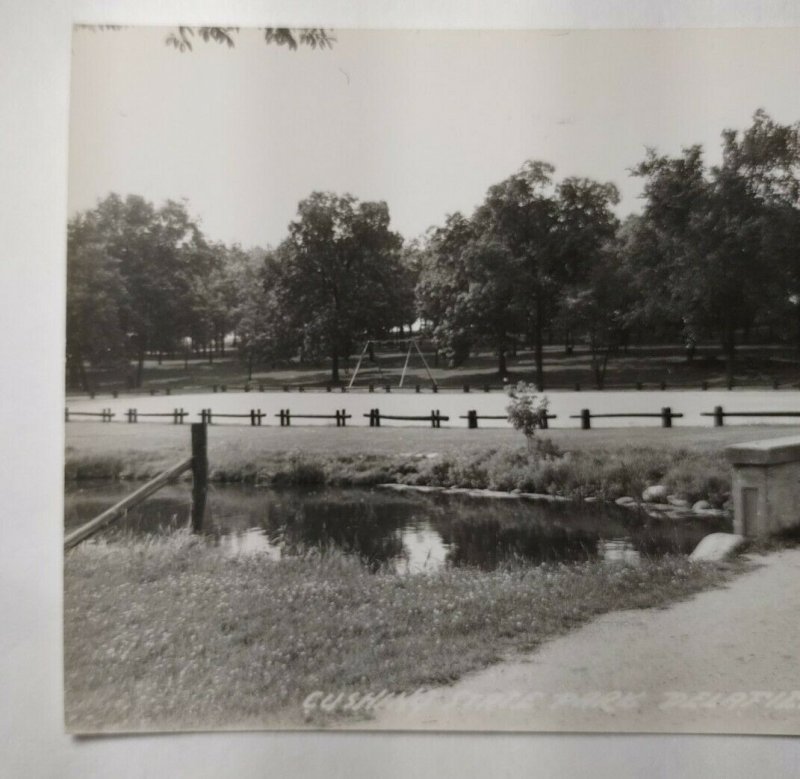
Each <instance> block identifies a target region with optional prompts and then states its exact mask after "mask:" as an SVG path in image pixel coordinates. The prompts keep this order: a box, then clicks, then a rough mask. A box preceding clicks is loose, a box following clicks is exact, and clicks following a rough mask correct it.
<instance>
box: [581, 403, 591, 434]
mask: <svg viewBox="0 0 800 779" xmlns="http://www.w3.org/2000/svg"><path fill="white" fill-rule="evenodd" d="M591 427H592V415H591V413H590V411H589V409H588V408H582V409H581V430H591Z"/></svg>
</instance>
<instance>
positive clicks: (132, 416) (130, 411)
mask: <svg viewBox="0 0 800 779" xmlns="http://www.w3.org/2000/svg"><path fill="white" fill-rule="evenodd" d="M127 416H128V424H129V425H132V424H134V423H135V422H136V409H134V408H129V409H128V412H127Z"/></svg>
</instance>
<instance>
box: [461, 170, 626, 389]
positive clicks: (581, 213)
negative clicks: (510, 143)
mask: <svg viewBox="0 0 800 779" xmlns="http://www.w3.org/2000/svg"><path fill="white" fill-rule="evenodd" d="M554 172H555V169H554V168H553V166H552V165H549V164H547V163H544V162H538V161H531V160H529V161H528V162H526V163H525V164H524V165H523V166H522V168H521V169H520V170H519V172H517V173H515V174H514V175H512V176H510V177H509V178H507V179H506V180H505V181H502V182H501V183H500V184H496V185H495V186H493V187H490V189H489V192H488V194H487V196H486V199H485V201H484V203H483V205H481V206H480V207H479V208H478V210H477V211H476V214H475V220H476V222H477V224H478V225H479V230H480V232H481V233H482V234H490V235H492V236H493V237H494V239H495V240H497V241H499V242H500V243H502V244H503V245H504V246H505V247H506V248H507V250H508V251H509V252H510V256H511V257H512V258H513V262H514V265H515V273H516V275H515V280H516V284H517V289H518V294H519V295H521V296H522V302H521V306H522V310H523V311H524V318H525V322H524V331H525V332H526V333H527V335H528V338H529V339H530V341H531V342H532V343H533V346H534V359H535V363H536V385H537V387H538V388H539V391H540V392H541V391H542V390H543V388H544V332H545V330H546V328H547V327H548V326H549V325H550V324H551V322H552V321H553V318H554V317H555V315H556V313H557V312H558V310H559V307H560V303H561V299H562V297H563V295H564V292H565V290H566V288H567V287H568V286H569V285H570V284H574V283H575V282H576V281H577V280H578V279H579V278H580V277H581V274H582V273H585V271H586V269H587V268H589V267H591V265H592V263H593V262H594V260H595V258H596V257H597V255H598V253H599V252H600V251H601V250H602V247H603V245H604V244H605V243H606V242H607V241H608V240H609V239H610V237H612V236H613V235H614V232H615V230H616V228H617V220H616V218H615V217H614V215H613V212H612V211H611V206H612V205H614V204H616V203H617V202H618V199H619V196H618V193H617V189H616V187H614V185H613V184H602V183H599V182H595V181H592V180H591V179H584V178H567V179H565V180H564V181H562V182H561V183H560V184H558V185H555V184H554V182H553V178H552V177H553V173H554Z"/></svg>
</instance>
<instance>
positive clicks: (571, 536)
mask: <svg viewBox="0 0 800 779" xmlns="http://www.w3.org/2000/svg"><path fill="white" fill-rule="evenodd" d="M435 527H436V529H437V530H438V532H439V533H440V534H441V536H442V538H443V539H444V541H445V543H447V544H448V545H449V547H450V550H449V552H448V555H447V560H448V562H450V563H451V564H452V565H474V566H478V567H479V568H483V569H485V570H489V569H492V568H495V567H497V565H498V564H500V563H502V562H504V561H507V560H513V559H521V560H525V561H527V562H531V563H537V564H538V563H543V562H553V561H560V560H563V561H579V560H588V559H591V558H592V557H596V556H597V541H598V538H599V536H598V534H597V533H596V532H595V533H592V532H590V531H587V530H575V529H571V528H569V529H568V528H565V527H562V526H560V525H553V524H545V523H541V522H537V521H530V520H528V521H516V522H504V521H502V520H498V519H494V518H491V517H489V518H486V519H483V520H476V519H474V518H473V519H459V518H456V519H452V520H450V521H449V522H448V521H441V520H440V521H438V522H437V523H436V525H435Z"/></svg>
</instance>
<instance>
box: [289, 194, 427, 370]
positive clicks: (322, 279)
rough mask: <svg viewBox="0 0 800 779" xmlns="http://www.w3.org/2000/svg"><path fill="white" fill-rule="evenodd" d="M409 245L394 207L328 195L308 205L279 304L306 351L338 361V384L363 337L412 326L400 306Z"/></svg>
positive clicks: (294, 231)
mask: <svg viewBox="0 0 800 779" xmlns="http://www.w3.org/2000/svg"><path fill="white" fill-rule="evenodd" d="M402 244H403V241H402V238H401V237H400V235H399V234H398V233H395V232H392V231H391V230H390V228H389V209H388V207H387V206H386V203H383V202H362V203H360V202H359V201H358V200H357V199H356V198H354V197H352V196H351V195H344V196H338V195H335V194H332V193H323V192H315V193H313V194H312V195H311V196H310V197H308V198H307V199H306V200H303V201H302V202H301V203H300V205H299V208H298V218H297V219H296V220H295V221H294V222H292V223H291V224H290V225H289V237H288V238H287V239H286V240H285V241H284V243H283V244H282V245H281V246H280V248H279V257H280V262H281V265H280V281H279V284H278V292H277V299H278V305H279V308H280V311H281V313H282V315H283V317H284V318H285V319H286V321H287V323H288V324H289V325H290V327H291V328H292V329H293V330H294V332H296V333H297V335H298V337H299V339H300V345H301V348H302V350H303V353H304V354H306V355H310V356H320V357H321V356H328V357H330V359H331V380H332V381H333V382H338V381H339V366H340V361H341V359H342V358H343V357H346V356H348V355H349V354H350V353H351V351H352V349H353V345H354V342H355V341H356V340H357V339H359V338H362V339H363V338H368V337H369V338H374V337H376V336H380V335H382V334H385V333H387V332H388V331H389V329H390V328H392V327H393V326H397V325H399V324H410V322H411V321H412V318H413V313H412V312H411V311H404V310H403V309H402V307H401V306H400V303H401V301H402V300H407V299H408V295H407V294H405V293H403V292H402V289H401V288H402V286H403V284H404V283H405V282H406V281H407V280H408V274H406V273H405V271H404V269H403V267H402V265H401V262H400V250H401V248H402ZM403 320H405V321H403Z"/></svg>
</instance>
